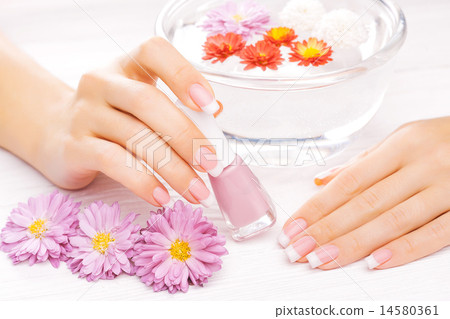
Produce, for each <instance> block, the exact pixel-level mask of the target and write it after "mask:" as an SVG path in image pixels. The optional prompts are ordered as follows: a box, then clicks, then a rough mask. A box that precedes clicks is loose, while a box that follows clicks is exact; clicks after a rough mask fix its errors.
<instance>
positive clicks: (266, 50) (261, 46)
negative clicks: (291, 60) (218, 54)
mask: <svg viewBox="0 0 450 319" xmlns="http://www.w3.org/2000/svg"><path fill="white" fill-rule="evenodd" d="M241 59H242V61H241V63H242V64H246V67H245V68H244V70H250V69H253V68H256V67H260V68H261V69H262V70H263V71H265V70H266V68H269V69H271V70H278V65H280V64H281V63H282V62H283V61H284V59H283V58H282V57H281V52H280V49H279V48H278V47H276V46H275V45H273V44H272V43H270V42H267V41H264V40H263V41H258V42H256V44H255V45H253V44H252V45H249V46H246V47H245V48H244V49H243V50H242V51H241Z"/></svg>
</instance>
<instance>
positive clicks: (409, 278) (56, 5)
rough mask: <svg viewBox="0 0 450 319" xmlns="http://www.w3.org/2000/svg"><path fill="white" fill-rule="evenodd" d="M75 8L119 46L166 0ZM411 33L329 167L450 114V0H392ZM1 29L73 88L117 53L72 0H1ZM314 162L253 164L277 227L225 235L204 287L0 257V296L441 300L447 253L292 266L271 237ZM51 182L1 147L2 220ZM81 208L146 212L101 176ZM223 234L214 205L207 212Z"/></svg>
mask: <svg viewBox="0 0 450 319" xmlns="http://www.w3.org/2000/svg"><path fill="white" fill-rule="evenodd" d="M77 2H78V3H79V5H80V6H81V7H82V8H83V9H85V10H86V11H87V12H89V14H90V15H91V16H92V17H93V18H94V19H95V20H96V21H97V22H98V23H99V24H100V25H101V26H102V27H103V28H104V29H105V30H106V31H107V32H108V33H109V34H110V35H111V36H112V37H113V38H114V39H115V40H116V41H117V42H118V43H119V44H120V45H121V46H122V47H123V48H125V49H126V50H130V49H131V48H133V47H135V46H136V45H138V44H139V43H140V42H142V41H143V40H145V39H146V38H148V37H150V36H151V35H152V33H153V25H154V21H155V18H156V15H157V13H158V12H159V10H160V9H161V7H162V5H163V4H164V3H165V1H157V0H133V1H119V0H96V1H94V0H90V1H88V0H77ZM399 2H400V5H402V6H403V9H404V11H405V13H406V17H407V19H408V26H409V35H408V39H407V41H406V44H405V46H404V47H403V49H402V50H401V52H400V54H399V55H398V63H397V67H396V72H395V74H394V76H393V79H392V85H391V87H390V89H389V91H388V93H387V95H386V98H385V100H384V103H383V106H382V108H381V110H380V111H379V113H378V114H377V115H376V116H375V118H374V119H373V120H372V121H371V122H370V123H369V125H367V127H366V128H364V130H363V131H362V132H361V134H360V136H359V138H358V139H357V140H356V141H355V142H354V143H353V144H351V145H350V147H349V148H348V149H347V150H346V151H345V152H344V153H343V154H341V155H340V156H338V157H336V158H334V159H332V160H329V161H327V167H328V166H332V165H336V164H339V163H342V162H344V161H345V160H347V159H349V158H350V157H351V156H353V155H354V154H356V153H358V152H360V151H361V150H363V149H365V148H367V147H369V146H371V145H372V144H374V143H375V142H377V141H379V140H380V139H381V138H383V137H384V136H386V135H387V134H388V133H389V132H391V131H392V130H394V129H395V128H396V127H398V126H399V125H401V124H402V123H405V122H408V121H412V120H416V119H422V118H429V117H437V116H443V115H449V114H450V45H449V42H448V32H449V31H450V2H449V1H448V0H434V1H423V0H401V1H399ZM0 30H2V31H3V32H4V33H5V34H6V35H7V36H9V37H10V38H11V39H12V40H13V41H14V42H15V43H17V45H19V46H20V47H21V48H23V49H24V50H26V51H27V52H28V53H29V54H31V55H32V56H33V57H34V58H35V59H36V60H37V61H39V63H41V64H42V65H44V66H45V67H46V68H48V69H49V70H50V71H51V72H53V73H54V74H55V75H56V76H58V77H60V78H62V79H63V80H65V81H66V82H67V83H69V84H70V85H72V86H75V85H76V84H77V81H78V78H79V77H80V76H81V74H82V73H84V72H86V71H88V70H90V69H92V68H95V67H97V66H99V65H102V64H104V63H105V61H108V60H111V59H113V58H114V57H116V56H118V55H121V54H123V52H122V50H121V49H120V48H118V47H117V45H116V44H115V43H113V42H112V41H111V39H109V38H108V37H107V36H105V34H104V33H103V31H101V30H100V29H99V27H98V26H97V25H95V24H94V23H93V22H92V21H91V20H90V19H89V18H88V17H87V16H86V14H85V13H84V12H83V11H82V10H80V8H79V7H77V6H76V5H75V3H74V2H73V1H72V0H41V1H35V0H14V1H6V0H2V1H0ZM322 169H323V167H305V168H296V169H278V170H277V171H276V173H275V170H274V169H268V168H256V169H255V172H256V173H257V175H258V176H259V177H260V179H261V180H262V182H263V183H264V184H265V186H266V188H267V189H268V191H269V192H270V193H271V194H272V196H273V199H274V201H275V202H276V203H277V204H278V205H279V207H278V223H277V225H276V226H275V227H273V229H272V230H271V231H269V232H268V233H266V234H265V235H264V236H260V237H258V238H255V239H253V240H250V241H247V242H243V243H235V242H233V241H232V240H231V239H229V240H228V243H227V248H228V250H229V252H230V254H229V255H228V256H226V257H225V258H224V264H223V270H222V271H220V272H219V273H217V274H216V275H215V276H213V277H212V278H211V280H210V282H209V283H208V284H207V285H206V287H205V288H191V289H190V290H189V293H187V294H182V293H180V294H176V295H173V296H172V295H169V294H167V293H153V292H152V290H151V289H149V288H147V287H146V286H145V285H144V284H142V283H141V282H140V281H139V280H138V278H137V277H129V276H126V275H125V276H120V277H119V278H117V279H116V280H113V281H99V282H98V283H96V284H92V283H88V282H86V281H85V280H81V279H78V278H77V277H76V276H74V275H72V274H71V273H70V272H69V270H68V269H67V268H66V267H65V264H62V266H61V267H60V268H59V269H53V268H52V267H51V266H50V265H49V264H39V265H35V266H33V267H29V266H28V265H27V264H21V265H19V266H13V265H12V263H11V261H10V260H9V259H8V258H7V256H6V254H4V253H0V299H2V300H3V299H66V300H75V299H102V300H105V299H106V300H115V299H121V300H124V299H145V300H165V299H171V300H182V299H187V300H248V299H251V300H265V299H292V300H298V301H300V300H349V299H354V300H370V299H371V298H372V299H374V300H387V299H392V298H394V299H403V300H411V299H429V300H430V299H434V300H449V298H450V271H449V264H450V249H444V250H442V251H440V252H438V253H436V254H434V255H432V256H430V257H427V258H424V259H422V260H419V261H416V262H414V263H411V264H409V265H406V266H403V267H399V268H395V269H391V270H384V271H369V270H367V267H366V265H365V263H364V262H362V261H360V262H357V263H354V264H352V265H349V266H347V267H344V270H345V271H343V270H341V269H338V270H334V271H328V272H324V271H320V270H312V269H310V268H309V266H308V265H305V264H304V265H299V264H295V265H292V264H290V263H289V262H288V261H287V259H286V257H285V255H284V252H283V251H282V249H280V247H279V246H278V244H277V243H276V237H277V235H278V233H279V231H280V229H281V226H282V224H283V222H284V221H285V220H286V219H287V218H288V216H287V214H286V212H287V213H292V212H293V211H294V210H295V209H296V208H297V207H298V206H300V205H301V204H302V203H303V202H304V201H305V200H306V199H307V198H308V197H309V196H311V195H312V194H313V193H315V192H316V191H317V188H316V187H315V186H314V185H313V183H312V178H313V176H314V175H315V174H316V173H317V172H319V171H320V170H322ZM53 189H54V186H53V185H52V184H51V183H50V182H48V181H47V180H46V179H45V178H44V177H43V176H41V175H40V174H39V173H38V172H36V171H35V170H34V169H33V168H31V167H30V166H28V165H27V164H26V163H24V162H23V161H21V160H20V159H18V158H16V157H15V156H13V155H11V154H9V153H8V152H6V151H4V150H0V225H1V227H3V226H4V224H5V222H6V218H7V216H8V214H9V212H10V211H11V209H12V208H13V207H15V206H16V204H17V202H19V201H25V200H26V199H27V198H28V197H30V196H35V195H38V194H40V193H45V192H50V191H52V190H53ZM71 194H72V196H74V197H75V198H76V199H77V200H81V201H83V203H84V204H88V203H90V202H91V201H93V200H94V199H101V200H104V201H106V202H108V203H112V202H114V201H119V203H120V204H121V205H122V209H123V211H125V212H128V211H135V212H138V213H142V214H143V216H141V218H140V221H141V222H143V221H144V220H145V218H146V216H148V215H147V214H148V211H149V210H150V209H151V206H149V205H148V204H147V203H145V202H143V201H142V200H140V199H139V198H137V197H136V196H135V195H133V194H132V193H130V192H129V191H128V190H126V189H125V188H123V187H122V186H121V185H119V184H118V183H116V182H114V181H112V180H110V179H108V178H106V177H105V176H99V178H97V179H96V180H95V181H94V182H93V183H92V184H91V185H89V186H88V187H87V188H85V189H83V190H79V191H74V192H71ZM206 214H207V215H208V217H210V218H211V219H212V220H213V221H214V223H215V224H216V225H218V227H219V229H220V231H222V232H224V233H226V229H225V226H224V222H223V221H222V219H221V217H220V213H219V211H218V209H217V207H213V208H211V209H208V210H207V211H206Z"/></svg>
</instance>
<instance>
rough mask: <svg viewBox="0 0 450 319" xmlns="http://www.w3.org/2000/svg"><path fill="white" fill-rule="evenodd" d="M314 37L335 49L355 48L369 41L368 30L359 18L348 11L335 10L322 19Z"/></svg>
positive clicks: (315, 29)
mask: <svg viewBox="0 0 450 319" xmlns="http://www.w3.org/2000/svg"><path fill="white" fill-rule="evenodd" d="M312 35H313V36H315V37H317V38H318V39H322V40H324V41H325V42H327V43H328V45H331V46H333V48H341V49H344V48H345V49H348V48H355V47H357V46H359V45H360V44H362V43H364V42H366V41H367V38H368V30H367V27H366V25H365V24H364V23H363V22H362V21H361V20H359V16H358V15H357V14H356V13H355V12H353V11H350V10H347V9H338V10H333V11H330V12H329V13H327V14H326V15H324V16H323V17H322V19H321V20H320V22H319V23H318V24H317V25H316V27H315V28H314V30H313V32H312Z"/></svg>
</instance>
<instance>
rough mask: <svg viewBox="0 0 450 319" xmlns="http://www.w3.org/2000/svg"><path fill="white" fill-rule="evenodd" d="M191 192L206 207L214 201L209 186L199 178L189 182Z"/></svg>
mask: <svg viewBox="0 0 450 319" xmlns="http://www.w3.org/2000/svg"><path fill="white" fill-rule="evenodd" d="M189 192H190V193H191V195H192V196H194V198H195V199H196V200H198V201H199V202H200V204H202V205H203V206H205V207H209V206H211V205H212V204H213V202H214V197H213V195H212V193H211V192H210V191H209V189H208V187H206V185H205V184H203V182H202V181H201V180H199V179H198V178H194V179H193V180H192V181H191V183H190V184H189Z"/></svg>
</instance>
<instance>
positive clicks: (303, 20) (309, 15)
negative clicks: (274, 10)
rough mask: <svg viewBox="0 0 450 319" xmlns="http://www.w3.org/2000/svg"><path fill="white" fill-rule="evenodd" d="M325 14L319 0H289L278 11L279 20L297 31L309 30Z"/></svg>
mask: <svg viewBox="0 0 450 319" xmlns="http://www.w3.org/2000/svg"><path fill="white" fill-rule="evenodd" d="M324 14H325V8H324V6H323V5H322V3H321V2H320V1H319V0H291V1H289V2H288V3H287V4H286V6H285V7H284V8H283V10H281V12H280V13H279V17H280V20H281V22H282V23H283V24H284V25H286V26H288V27H291V28H293V29H294V30H295V31H296V32H297V33H299V34H300V33H302V32H305V31H311V30H312V29H313V28H314V26H315V25H316V23H318V22H319V21H320V19H321V18H322V16H323V15H324Z"/></svg>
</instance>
